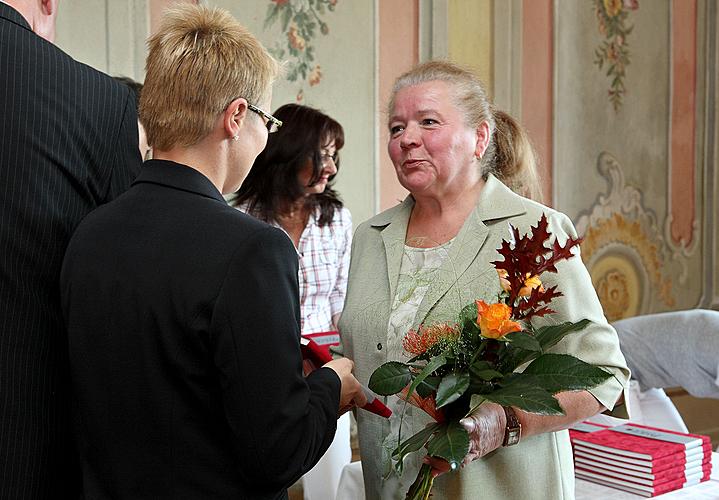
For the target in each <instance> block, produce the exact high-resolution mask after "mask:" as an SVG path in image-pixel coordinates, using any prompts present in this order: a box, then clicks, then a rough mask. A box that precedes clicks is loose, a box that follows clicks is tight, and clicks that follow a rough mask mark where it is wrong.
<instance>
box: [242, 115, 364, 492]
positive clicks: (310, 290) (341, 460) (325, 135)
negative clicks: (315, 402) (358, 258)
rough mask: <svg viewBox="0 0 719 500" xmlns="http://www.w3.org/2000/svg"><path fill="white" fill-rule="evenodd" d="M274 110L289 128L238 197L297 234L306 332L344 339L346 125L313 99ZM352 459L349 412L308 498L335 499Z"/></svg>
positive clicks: (348, 228) (310, 481) (327, 340)
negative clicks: (340, 175)
mask: <svg viewBox="0 0 719 500" xmlns="http://www.w3.org/2000/svg"><path fill="white" fill-rule="evenodd" d="M273 115H274V116H276V117H277V118H278V119H279V120H282V122H283V125H282V128H280V129H279V130H278V131H277V132H276V133H274V134H271V135H270V136H269V138H268V141H267V146H266V147H265V150H264V151H263V152H262V153H261V154H260V155H259V156H258V157H257V159H256V160H255V163H254V165H253V166H252V169H251V170H250V173H249V175H248V176H247V178H246V179H245V181H244V182H243V184H242V187H241V188H240V190H239V191H238V192H237V197H236V198H235V200H234V202H233V203H234V204H235V205H236V206H237V207H238V208H239V209H240V210H243V211H245V212H247V213H249V214H251V215H254V216H255V217H257V218H259V219H261V220H263V221H265V222H267V223H269V224H271V225H273V226H276V227H279V228H281V229H283V230H284V231H285V232H286V233H287V235H288V236H289V237H290V239H291V240H292V241H293V243H294V244H295V248H296V249H297V253H298V257H299V263H300V267H299V284H300V306H301V328H302V335H306V336H310V337H311V338H313V340H315V341H316V342H318V343H319V344H320V345H325V346H329V345H332V344H337V343H338V342H339V335H338V333H337V322H338V320H339V316H340V313H341V312H342V306H343V305H344V300H345V291H346V288H347V274H348V271H349V259H350V246H351V243H352V219H351V217H350V213H349V210H347V209H346V208H344V207H343V206H342V201H341V200H340V198H339V196H338V195H337V193H336V192H335V190H334V189H333V188H332V181H333V179H334V177H335V175H336V174H337V169H338V167H339V156H338V151H339V150H340V149H342V146H343V145H344V130H343V129H342V126H341V125H340V124H339V123H337V121H335V120H333V119H332V118H330V117H329V116H327V115H326V114H324V113H322V112H320V111H318V110H316V109H314V108H311V107H309V106H302V105H299V104H286V105H284V106H282V107H280V108H279V109H277V110H276V111H275V112H274V113H273ZM350 460H351V449H350V444H349V416H348V415H343V416H342V417H341V418H340V419H339V420H338V422H337V434H336V435H335V440H334V441H333V443H332V445H331V446H330V448H329V450H327V453H326V454H325V456H324V457H323V458H322V459H321V460H320V462H319V463H318V464H317V465H316V466H315V468H314V469H312V470H311V471H310V472H308V473H307V474H306V475H305V477H304V481H303V482H304V493H305V499H312V498H318V499H319V498H322V499H325V498H330V499H333V498H334V496H335V492H336V489H337V484H338V483H339V477H340V474H341V472H342V467H343V466H344V465H345V464H347V463H349V462H350Z"/></svg>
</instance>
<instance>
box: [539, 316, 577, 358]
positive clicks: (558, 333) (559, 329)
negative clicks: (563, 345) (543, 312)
mask: <svg viewBox="0 0 719 500" xmlns="http://www.w3.org/2000/svg"><path fill="white" fill-rule="evenodd" d="M589 323H590V321H589V320H588V319H583V320H581V321H577V322H576V323H572V322H571V321H567V322H565V323H560V324H559V325H550V326H543V327H542V328H539V329H537V333H535V335H534V336H535V338H536V339H537V340H538V341H539V344H540V345H541V346H542V351H544V352H547V350H548V349H549V348H551V347H553V346H554V345H555V344H557V343H558V342H559V341H560V340H562V339H563V338H564V337H566V336H567V335H569V334H570V333H572V332H578V331H580V330H583V329H584V328H585V327H586V326H587V325H588V324H589Z"/></svg>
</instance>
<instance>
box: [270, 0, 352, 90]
mask: <svg viewBox="0 0 719 500" xmlns="http://www.w3.org/2000/svg"><path fill="white" fill-rule="evenodd" d="M337 2H338V0H270V1H269V5H268V6H267V15H266V16H265V29H268V28H270V27H272V26H274V25H275V24H276V23H277V22H279V23H280V29H281V30H282V33H283V35H285V36H283V37H282V38H281V39H280V41H278V42H276V43H275V46H274V47H272V48H271V49H270V53H271V54H272V55H273V56H275V57H276V58H277V59H279V60H285V61H287V73H286V78H287V80H289V81H290V82H297V81H299V82H300V88H299V90H298V92H297V101H298V102H299V101H301V100H302V99H303V98H304V90H303V88H302V83H301V82H304V81H307V83H309V85H310V86H315V85H318V84H319V83H320V82H321V81H322V71H321V69H320V65H319V64H315V62H314V61H315V47H314V45H313V41H314V40H315V38H316V36H317V35H318V34H320V35H328V34H329V32H330V28H329V25H328V24H327V22H326V21H324V20H323V17H324V16H325V15H326V13H327V12H328V11H330V12H332V11H334V10H335V8H336V6H337Z"/></svg>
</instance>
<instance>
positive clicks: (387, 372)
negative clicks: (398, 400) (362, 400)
mask: <svg viewBox="0 0 719 500" xmlns="http://www.w3.org/2000/svg"><path fill="white" fill-rule="evenodd" d="M411 380H412V372H411V371H410V369H409V366H407V365H405V364H404V363H400V362H399V361H390V362H388V363H385V364H383V365H381V366H379V367H378V368H377V369H376V370H375V371H374V372H373V373H372V376H371V377H370V379H369V388H370V389H371V390H372V391H374V392H375V393H377V394H379V395H381V396H389V395H391V394H397V393H398V392H400V391H401V390H402V389H404V388H405V387H407V384H409V383H410V381H411Z"/></svg>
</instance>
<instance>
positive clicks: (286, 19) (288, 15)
mask: <svg viewBox="0 0 719 500" xmlns="http://www.w3.org/2000/svg"><path fill="white" fill-rule="evenodd" d="M291 19H292V9H289V8H287V7H285V9H284V10H283V11H282V32H283V33H285V32H286V31H287V27H288V26H289V25H290V20H291Z"/></svg>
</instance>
